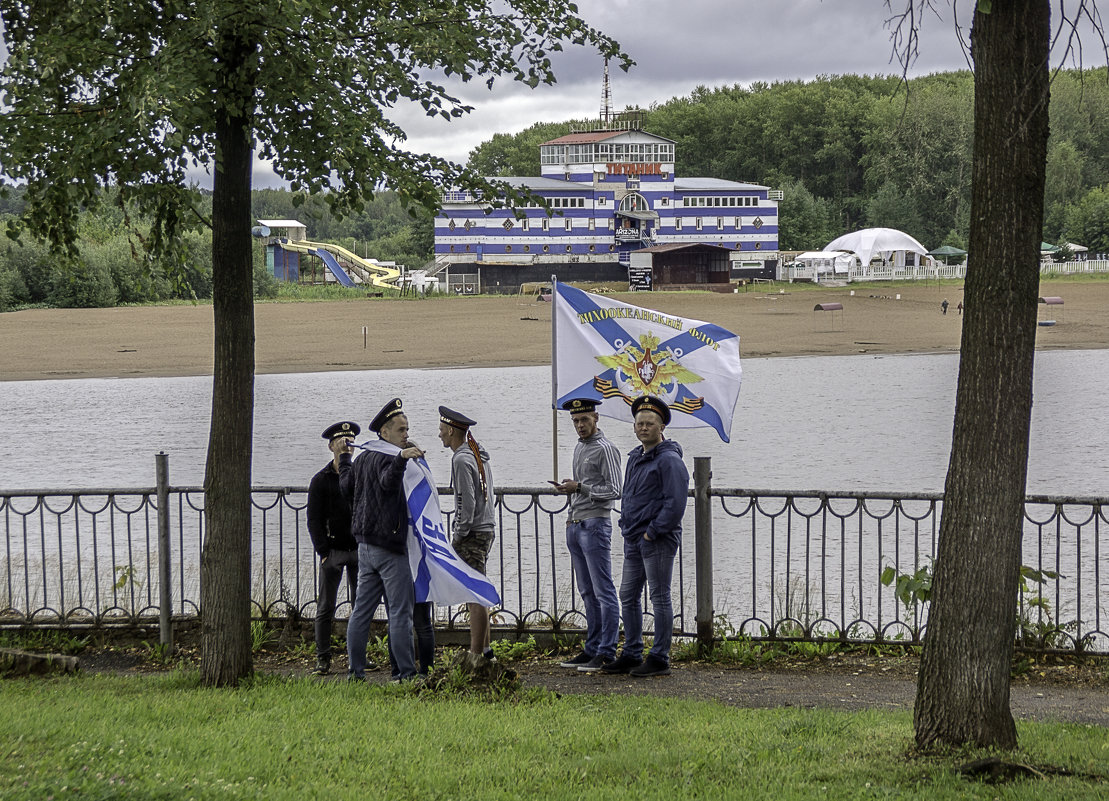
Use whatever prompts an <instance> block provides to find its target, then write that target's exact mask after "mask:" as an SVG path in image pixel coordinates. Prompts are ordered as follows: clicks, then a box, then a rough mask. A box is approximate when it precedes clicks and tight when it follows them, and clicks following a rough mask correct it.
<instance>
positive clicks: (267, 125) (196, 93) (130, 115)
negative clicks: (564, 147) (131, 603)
mask: <svg viewBox="0 0 1109 801" xmlns="http://www.w3.org/2000/svg"><path fill="white" fill-rule="evenodd" d="M0 19H2V21H3V25H4V34H5V39H6V41H7V44H8V47H9V51H10V52H9V56H8V59H7V62H6V63H5V64H4V65H3V70H2V72H0V109H3V111H2V115H0V169H2V176H3V177H4V178H6V179H8V180H10V181H15V182H23V183H25V184H26V195H25V199H26V209H25V211H24V213H23V214H22V215H21V217H20V218H19V219H18V220H15V221H13V224H12V225H11V226H10V227H9V233H10V234H12V235H18V234H19V232H20V231H21V230H23V229H24V228H28V229H30V230H31V231H33V232H34V233H35V234H38V235H41V236H44V237H47V238H49V239H50V240H52V241H53V242H54V243H55V244H56V245H58V246H62V247H65V248H67V249H68V250H69V251H71V252H74V253H75V252H76V241H77V233H76V215H77V213H78V211H79V210H80V209H81V208H82V207H84V206H91V205H94V204H96V203H97V202H98V200H99V199H100V197H101V190H102V188H103V187H104V186H106V185H113V184H114V185H116V186H118V188H119V194H118V197H119V202H120V203H121V204H122V205H123V206H124V207H127V208H137V209H138V210H140V211H142V212H144V213H148V214H149V215H150V218H151V220H152V225H151V229H150V232H149V237H148V240H147V241H148V243H149V245H150V248H151V250H152V251H153V252H154V253H156V254H158V255H162V256H165V255H167V254H168V255H170V256H172V255H174V254H177V255H178V257H180V254H181V253H182V249H181V239H182V234H183V233H184V232H185V231H186V230H187V229H189V228H190V227H194V226H197V225H200V224H210V225H211V228H212V252H213V258H212V269H213V286H214V293H213V301H214V302H213V305H214V318H215V353H214V362H213V365H214V368H213V369H214V376H213V389H212V423H211V431H210V434H209V444H208V461H207V469H206V472H205V480H204V486H205V493H206V501H205V521H206V530H205V537H204V549H203V556H202V566H201V610H200V612H201V620H202V641H201V647H202V662H201V673H202V676H203V679H204V681H205V682H207V683H209V684H213V685H226V684H235V683H237V682H238V680H239V679H240V678H242V677H244V676H246V675H248V674H249V673H250V672H251V670H252V661H251V649H250V585H251V575H250V540H251V503H250V477H251V439H252V431H253V392H254V317H253V314H254V312H253V305H252V291H251V284H252V281H251V239H250V227H251V225H250V223H251V220H250V188H251V171H252V159H253V153H254V151H255V149H258V150H259V152H260V153H261V155H262V156H263V157H264V158H266V159H269V160H270V161H272V163H273V166H274V170H275V171H276V172H277V174H278V175H279V176H280V177H282V178H284V179H285V180H287V181H288V182H290V184H291V186H292V188H293V189H294V190H298V191H301V190H303V191H308V192H321V191H323V190H328V192H327V198H328V202H329V204H330V205H331V207H332V209H333V210H334V211H336V212H341V211H343V210H347V209H356V210H357V209H359V208H360V207H361V205H362V203H363V202H364V200H365V199H367V198H369V197H372V196H373V193H374V192H375V191H376V190H377V189H378V188H380V187H389V188H393V189H395V190H396V191H397V193H398V194H399V196H400V197H401V198H402V200H404V201H405V202H407V203H414V204H419V205H423V206H425V207H427V208H435V207H436V206H437V205H438V202H439V198H440V194H441V191H442V188H443V187H444V186H448V185H449V186H456V187H459V188H464V189H470V190H472V191H477V192H484V193H486V195H487V196H491V197H493V196H496V195H497V194H498V192H500V191H501V190H502V189H503V188H502V187H500V186H497V185H493V184H490V183H489V182H487V181H485V180H484V179H482V178H480V177H478V176H476V175H474V174H472V173H471V172H469V171H467V170H465V169H463V168H462V167H460V166H458V165H455V164H452V163H449V162H447V161H445V160H443V159H441V158H438V157H435V156H433V155H427V154H414V153H410V152H408V151H406V150H405V149H404V148H403V142H404V139H405V134H404V131H403V130H402V129H401V128H400V127H399V126H398V125H397V124H396V123H395V122H393V121H392V120H391V119H390V118H389V113H390V110H391V109H394V108H395V107H397V106H398V105H404V104H408V103H409V102H411V103H418V104H420V105H421V106H422V107H423V109H424V111H425V112H426V113H427V114H428V115H429V116H441V117H444V118H446V119H451V118H455V117H459V116H462V115H464V114H465V113H467V112H468V111H469V110H470V107H468V106H467V105H465V104H464V103H463V102H462V101H460V100H459V99H458V98H456V97H454V96H453V95H452V94H451V93H450V92H449V91H448V90H447V88H445V87H444V86H443V85H442V84H441V83H439V82H437V80H434V79H432V78H433V77H434V76H441V75H446V76H448V77H451V78H459V79H461V80H463V81H465V80H469V79H471V78H473V77H476V76H484V77H486V78H487V81H488V83H489V84H490V85H491V84H492V83H493V81H494V79H496V78H498V77H502V76H506V77H508V78H511V79H514V80H518V81H523V82H525V83H527V84H529V85H532V86H535V85H537V84H539V83H541V82H543V83H552V82H553V81H554V75H553V73H552V65H551V60H550V53H551V51H556V50H561V49H562V47H563V44H564V43H570V44H574V45H584V46H589V47H592V48H595V49H597V50H598V51H600V53H601V54H603V55H604V56H606V57H613V58H618V59H620V60H621V62H622V66H624V67H627V66H628V64H630V61H629V60H628V59H627V58H626V56H624V55H623V54H622V53H620V51H619V47H618V45H617V44H616V43H615V42H614V41H613V40H611V39H609V38H608V37H606V36H604V35H602V34H601V33H600V32H598V31H596V30H595V29H593V28H591V27H590V26H588V25H587V24H586V23H585V22H584V21H583V20H582V19H581V17H580V16H579V15H578V13H577V8H576V6H574V5H573V4H572V3H570V2H568V1H567V0H554V1H553V2H552V0H347V2H344V3H342V4H339V5H335V4H333V3H330V2H324V1H323V0H303V2H297V3H290V2H284V1H283V0H164V2H160V3H148V2H142V1H141V0H97V2H88V1H87V0H64V1H63V0H33V1H32V0H0ZM429 76H432V77H429ZM197 168H203V169H207V170H209V171H212V172H213V174H214V183H213V197H212V217H211V221H210V223H209V221H208V220H206V219H203V218H202V216H201V214H200V213H199V212H198V211H197V209H198V203H197V200H198V190H197V189H196V187H195V186H194V185H193V184H192V183H191V180H190V170H196V169H197ZM508 195H509V197H510V199H516V198H515V195H514V193H511V192H509V193H508Z"/></svg>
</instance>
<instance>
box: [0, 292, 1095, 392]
mask: <svg viewBox="0 0 1109 801" xmlns="http://www.w3.org/2000/svg"><path fill="white" fill-rule="evenodd" d="M748 290H749V291H747V292H739V293H736V294H716V293H710V292H685V293H666V292H654V293H618V294H616V295H614V296H613V297H615V298H617V299H618V300H621V301H624V302H628V303H633V304H636V305H641V306H646V307H649V308H652V309H655V310H658V311H662V312H666V313H670V314H676V315H681V316H685V317H692V318H695V319H700V320H706V321H709V322H712V323H716V324H717V325H720V326H723V327H724V328H727V329H729V330H732V331H735V332H737V333H738V334H739V335H740V352H741V354H742V356H743V357H745V358H751V357H766V356H808V355H850V354H857V353H937V352H949V351H955V350H958V348H959V340H960V333H961V321H962V317H961V315H960V314H959V311H958V304H959V302H960V301H962V299H963V288H962V284H961V283H954V282H949V283H944V284H938V285H937V284H935V283H931V284H927V285H922V284H914V285H908V286H906V285H900V286H891V285H888V284H854V285H851V286H847V287H828V288H825V287H812V286H807V285H798V284H794V285H781V286H780V287H777V288H775V290H774V291H772V292H768V291H765V290H763V291H756V290H755V289H754V288H751V287H749V288H748ZM852 292H853V293H854V294H852ZM1040 294H1041V295H1043V296H1058V297H1062V298H1063V299H1064V305H1063V306H1061V307H1060V306H1050V307H1049V306H1043V305H1041V307H1040V317H1041V319H1053V320H1055V322H1056V324H1055V325H1052V326H1043V327H1040V328H1039V329H1038V337H1037V347H1038V348H1040V349H1068V350H1076V349H1089V348H1105V347H1109V314H1107V313H1106V312H1107V310H1109V281H1105V280H1074V279H1056V280H1051V281H1046V280H1045V281H1043V282H1042V283H1041V287H1040ZM944 299H946V300H947V301H948V303H949V306H948V311H947V314H946V315H945V314H943V313H942V312H941V302H942V301H943V300H944ZM828 302H838V303H841V304H842V305H843V309H842V311H814V310H813V307H814V306H815V305H816V304H820V303H828ZM1049 312H1050V313H1049ZM550 319H551V306H550V304H549V303H539V302H536V301H535V300H534V299H521V298H519V297H517V296H482V297H442V298H430V299H422V300H417V299H390V298H366V299H357V300H343V301H319V302H299V303H290V302H282V303H259V304H257V305H256V306H255V332H256V337H257V345H256V356H257V367H256V370H257V372H258V373H300V372H316V371H337V370H372V369H388V368H406V367H422V368H440V367H463V366H471V367H497V366H521V365H535V364H549V363H550V359H551V325H550ZM364 329H365V334H363V330H364ZM0 341H3V342H4V343H6V347H5V355H4V360H3V363H2V364H0V380H7V381H21V380H38V379H51V378H103V377H137V376H184V375H209V374H211V372H212V352H213V334H212V307H211V305H210V304H206V305H198V306H190V305H180V306H141V307H126V308H112V309H30V310H26V311H19V312H9V313H7V314H0Z"/></svg>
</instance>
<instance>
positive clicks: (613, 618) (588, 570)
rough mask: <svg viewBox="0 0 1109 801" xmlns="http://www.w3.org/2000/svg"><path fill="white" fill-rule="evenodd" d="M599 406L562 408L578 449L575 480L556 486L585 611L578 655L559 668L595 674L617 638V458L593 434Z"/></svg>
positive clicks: (577, 401)
mask: <svg viewBox="0 0 1109 801" xmlns="http://www.w3.org/2000/svg"><path fill="white" fill-rule="evenodd" d="M598 403H600V401H597V400H593V399H592V398H573V399H571V400H568V401H566V402H565V403H563V404H562V408H563V409H564V410H566V411H568V412H569V413H570V420H571V421H572V422H573V424H574V430H575V431H576V432H577V434H578V444H577V445H576V446H575V447H574V462H573V474H574V477H573V478H567V479H563V480H562V481H561V482H559V483H557V484H555V488H556V489H557V490H558V491H559V492H561V493H563V494H565V495H568V496H569V499H570V500H569V508H568V510H567V514H566V549H567V550H568V551H569V552H570V564H571V566H572V567H573V569H574V578H575V579H576V580H577V584H578V592H579V593H581V600H582V604H583V605H584V606H585V641H584V642H583V643H582V650H581V653H579V654H578V655H577V656H575V657H572V658H570V659H567V660H566V661H565V662H562V663H561V665H562V667H566V668H577V669H578V670H579V671H581V672H583V673H595V672H597V671H598V670H600V669H601V668H602V667H603V666H604V665H607V664H608V663H610V662H612V661H613V660H614V659H615V658H616V638H617V637H618V636H619V635H620V602H619V600H617V598H616V587H615V585H614V584H613V583H612V521H611V520H610V519H609V516H610V514H611V512H612V510H613V508H614V507H615V506H616V501H617V500H619V498H620V452H619V451H618V450H617V449H616V446H615V445H613V444H612V443H611V442H609V440H608V438H607V437H605V435H604V434H603V433H602V432H601V430H600V429H599V428H597V420H598V417H597V404H598ZM552 483H554V482H552Z"/></svg>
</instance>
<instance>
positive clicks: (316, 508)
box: [307, 473, 331, 557]
mask: <svg viewBox="0 0 1109 801" xmlns="http://www.w3.org/2000/svg"><path fill="white" fill-rule="evenodd" d="M307 514H308V534H309V536H310V537H311V538H312V547H313V548H314V549H315V551H316V553H318V554H319V555H320V556H321V557H326V556H327V555H328V554H329V553H331V543H330V542H329V541H328V540H329V537H328V536H327V488H326V487H325V486H324V480H323V478H322V477H321V476H320V475H319V474H318V473H317V474H316V475H314V476H313V477H312V481H311V482H310V483H309V484H308V513H307Z"/></svg>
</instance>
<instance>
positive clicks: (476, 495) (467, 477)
mask: <svg viewBox="0 0 1109 801" xmlns="http://www.w3.org/2000/svg"><path fill="white" fill-rule="evenodd" d="M475 424H476V423H475V421H474V420H471V419H470V418H469V417H467V416H466V415H464V414H460V413H458V412H456V411H453V410H451V409H448V408H447V407H446V406H440V407H439V441H440V442H442V443H443V447H444V448H450V449H451V450H452V451H453V452H454V453H453V455H452V456H451V486H452V487H454V536H453V538H452V541H451V546H452V547H453V548H454V550H455V552H456V553H457V554H458V555H459V556H460V557H461V558H462V561H464V562H465V563H466V564H468V565H469V566H470V567H472V568H473V569H474V570H476V571H478V572H479V573H482V574H484V573H485V572H486V568H485V563H486V560H487V559H488V557H489V549H490V548H492V546H493V537H494V536H495V533H496V529H497V524H496V517H495V516H494V511H495V509H496V503H495V501H494V499H493V472H492V470H491V469H490V467H489V454H488V452H486V450H485V449H484V448H482V447H481V446H480V445H478V443H477V440H475V439H474V435H473V434H471V433H470V426H472V425H475ZM466 606H467V609H468V611H469V614H470V651H471V653H473V654H479V655H483V656H485V658H486V659H492V658H493V651H492V649H491V648H490V647H489V610H488V609H487V608H486V607H484V606H482V605H481V604H467V605H466Z"/></svg>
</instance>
